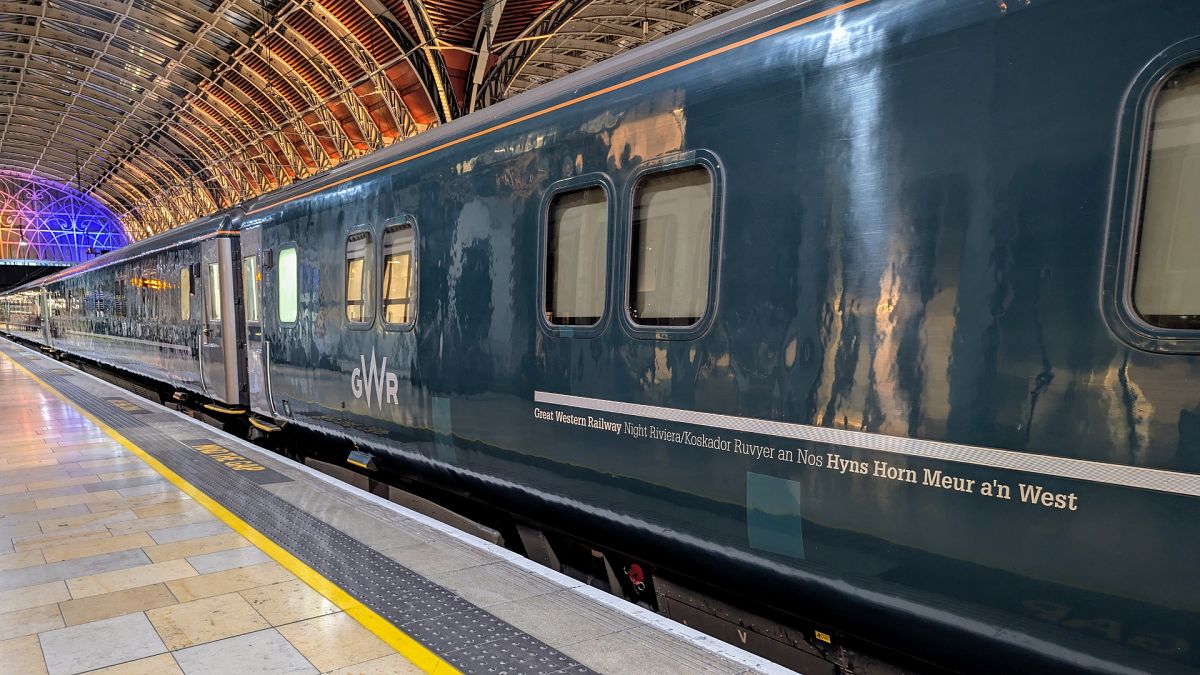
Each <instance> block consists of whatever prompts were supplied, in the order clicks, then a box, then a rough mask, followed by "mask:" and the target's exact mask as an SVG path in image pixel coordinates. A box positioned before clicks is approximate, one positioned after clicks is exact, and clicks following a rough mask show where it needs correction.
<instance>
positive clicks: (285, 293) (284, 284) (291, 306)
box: [275, 246, 300, 323]
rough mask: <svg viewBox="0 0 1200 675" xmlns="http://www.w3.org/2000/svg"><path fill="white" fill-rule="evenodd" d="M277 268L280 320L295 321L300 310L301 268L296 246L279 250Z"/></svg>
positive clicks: (283, 321) (284, 321)
mask: <svg viewBox="0 0 1200 675" xmlns="http://www.w3.org/2000/svg"><path fill="white" fill-rule="evenodd" d="M275 268H276V274H277V275H278V276H277V280H278V282H279V322H280V323H295V322H296V316H297V315H298V314H299V310H300V289H299V286H300V275H299V271H300V270H299V261H298V260H297V259H296V247H295V246H289V247H287V248H284V249H280V250H279V260H278V261H277V264H276V266H275Z"/></svg>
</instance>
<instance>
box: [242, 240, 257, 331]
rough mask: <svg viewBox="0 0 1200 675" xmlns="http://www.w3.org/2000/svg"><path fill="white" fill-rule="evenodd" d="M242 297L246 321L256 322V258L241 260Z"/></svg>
mask: <svg viewBox="0 0 1200 675" xmlns="http://www.w3.org/2000/svg"><path fill="white" fill-rule="evenodd" d="M242 297H243V298H245V300H244V302H245V303H246V321H249V322H251V323H256V322H257V321H258V256H253V255H250V256H246V257H245V258H242Z"/></svg>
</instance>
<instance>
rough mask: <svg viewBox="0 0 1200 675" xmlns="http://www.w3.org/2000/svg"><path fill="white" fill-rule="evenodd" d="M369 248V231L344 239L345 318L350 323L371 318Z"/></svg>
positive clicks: (362, 321)
mask: <svg viewBox="0 0 1200 675" xmlns="http://www.w3.org/2000/svg"><path fill="white" fill-rule="evenodd" d="M370 248H371V235H370V233H369V232H357V233H355V234H352V235H350V237H348V238H347V239H346V319H347V320H349V321H350V322H351V323H367V322H369V321H370V320H371V319H372V318H373V316H372V315H373V313H372V311H371V309H372V308H371V303H370V298H369V297H368V290H369V284H368V281H369V280H370V278H371V276H370V268H369V267H368V265H367V254H368V252H369V251H370Z"/></svg>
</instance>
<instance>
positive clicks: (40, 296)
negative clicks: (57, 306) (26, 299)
mask: <svg viewBox="0 0 1200 675" xmlns="http://www.w3.org/2000/svg"><path fill="white" fill-rule="evenodd" d="M37 300H38V308H39V309H40V310H41V314H42V320H41V321H40V322H39V327H38V330H39V331H40V332H41V338H42V340H41V341H42V344H44V345H46V346H47V347H50V346H53V345H52V344H51V342H50V298H49V294H48V292H47V291H46V287H45V286H42V287H41V288H39V289H38V290H37Z"/></svg>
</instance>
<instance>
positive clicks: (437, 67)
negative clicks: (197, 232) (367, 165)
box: [0, 0, 748, 239]
mask: <svg viewBox="0 0 1200 675" xmlns="http://www.w3.org/2000/svg"><path fill="white" fill-rule="evenodd" d="M747 1H748V0H644V1H641V2H623V1H618V0H0V169H3V170H7V171H11V172H20V173H24V174H27V175H32V176H34V177H38V178H43V179H50V180H54V181H57V182H59V183H61V184H64V185H71V186H74V187H75V188H77V189H78V190H79V191H80V192H83V193H85V194H88V195H91V196H92V197H95V198H96V199H97V200H99V201H100V202H101V203H102V204H104V205H105V206H107V207H108V208H110V209H111V210H112V211H113V212H114V213H116V214H117V215H118V216H119V217H120V218H121V220H122V222H123V223H124V224H125V227H126V228H127V229H128V234H129V236H130V238H131V239H140V238H143V237H146V236H148V235H150V234H153V233H155V232H159V231H162V230H165V229H169V228H171V227H174V226H175V225H178V224H181V223H185V222H188V221H190V220H193V219H195V218H197V217H200V216H203V215H205V214H208V213H212V212H213V211H215V210H217V209H220V208H224V207H227V206H230V205H232V204H236V203H238V202H241V201H243V200H245V199H249V198H251V197H253V196H256V195H258V194H261V193H263V192H266V191H269V190H272V189H274V188H277V187H279V186H282V185H286V184H288V183H291V182H293V181H295V180H298V179H301V178H304V177H307V176H310V175H312V174H314V173H317V172H320V171H323V170H325V169H328V168H331V167H332V166H334V165H337V164H339V163H341V162H343V161H346V160H348V159H352V158H354V157H358V156H361V155H363V154H366V153H368V152H370V151H372V150H375V149H378V148H380V147H384V146H387V145H389V144H391V143H394V142H396V141H398V140H401V139H404V138H407V137H409V136H412V135H414V134H417V133H420V132H421V131H424V130H425V129H427V128H429V127H431V126H434V125H437V124H441V123H444V122H447V121H449V120H452V119H455V118H457V117H461V116H463V115H465V114H468V113H470V112H472V111H474V110H477V109H479V108H482V107H485V106H487V105H490V104H492V103H495V102H497V101H500V100H503V99H505V98H508V97H511V96H513V95H516V94H518V93H520V92H522V91H526V90H528V89H532V88H534V87H537V86H539V85H541V84H544V83H546V82H548V81H551V80H554V79H556V78H558V77H561V76H563V75H566V74H569V73H572V72H574V71H576V70H579V69H581V68H585V67H587V66H588V65H590V64H592V63H595V62H597V61H601V60H603V59H606V58H608V57H610V56H613V55H616V54H619V53H621V52H623V51H626V50H628V49H632V48H634V47H637V46H638V45H641V44H644V43H646V42H649V41H652V40H654V39H656V38H659V37H661V36H664V35H667V34H669V33H672V32H674V31H676V30H679V29H680V28H684V27H686V26H688V25H691V24H694V23H697V22H700V21H703V20H704V19H707V18H710V17H713V16H716V15H718V14H721V13H723V12H725V11H727V10H729V9H732V8H734V7H736V6H739V5H742V4H745V3H746V2H747Z"/></svg>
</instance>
